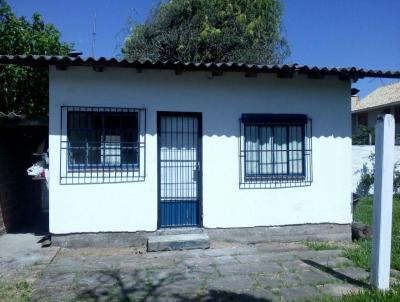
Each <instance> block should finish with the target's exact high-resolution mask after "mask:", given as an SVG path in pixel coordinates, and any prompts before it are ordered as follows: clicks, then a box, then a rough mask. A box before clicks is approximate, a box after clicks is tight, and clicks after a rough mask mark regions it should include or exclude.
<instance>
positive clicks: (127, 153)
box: [60, 106, 146, 184]
mask: <svg viewBox="0 0 400 302" xmlns="http://www.w3.org/2000/svg"><path fill="white" fill-rule="evenodd" d="M145 133H146V111H145V109H128V108H108V107H107V108H104V107H101V108H99V107H75V106H63V107H62V108H61V156H60V168H61V175H60V178H61V184H78V183H99V182H101V183H104V182H129V181H142V180H144V175H145V143H146V141H145V137H146V135H145Z"/></svg>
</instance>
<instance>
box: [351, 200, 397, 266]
mask: <svg viewBox="0 0 400 302" xmlns="http://www.w3.org/2000/svg"><path fill="white" fill-rule="evenodd" d="M372 202H373V200H372V197H364V198H362V199H361V200H360V201H359V203H358V205H357V208H356V209H355V212H354V221H357V222H362V223H365V224H368V225H372V212H373V211H372V210H373V205H372ZM371 243H372V242H371V240H360V241H358V242H356V246H355V247H352V248H348V249H346V250H345V251H344V255H345V256H346V257H347V258H349V259H350V260H352V261H353V262H354V263H355V264H357V265H358V266H360V267H362V268H365V269H367V270H370V267H371ZM391 266H392V268H394V269H396V270H400V196H399V195H395V196H394V198H393V222H392V261H391Z"/></svg>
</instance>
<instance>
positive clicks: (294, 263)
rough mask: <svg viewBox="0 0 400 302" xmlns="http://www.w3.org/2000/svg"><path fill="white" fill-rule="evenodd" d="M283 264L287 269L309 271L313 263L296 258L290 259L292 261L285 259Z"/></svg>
mask: <svg viewBox="0 0 400 302" xmlns="http://www.w3.org/2000/svg"><path fill="white" fill-rule="evenodd" d="M281 266H282V267H283V268H284V270H286V271H291V272H294V271H298V272H301V271H305V270H306V271H308V270H310V269H311V268H312V266H311V265H309V264H307V263H306V262H304V261H302V260H299V259H296V260H290V261H284V262H282V263H281Z"/></svg>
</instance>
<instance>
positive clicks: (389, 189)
mask: <svg viewBox="0 0 400 302" xmlns="http://www.w3.org/2000/svg"><path fill="white" fill-rule="evenodd" d="M394 131H395V123H394V118H393V116H392V115H390V114H385V115H383V116H379V117H378V120H377V122H376V126H375V181H374V217H373V229H372V230H373V239H372V269H371V283H372V285H373V286H374V287H376V288H378V289H380V290H388V289H389V281H390V252H391V239H392V206H393V167H394V161H393V153H394Z"/></svg>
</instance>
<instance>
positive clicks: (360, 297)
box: [309, 285, 400, 302]
mask: <svg viewBox="0 0 400 302" xmlns="http://www.w3.org/2000/svg"><path fill="white" fill-rule="evenodd" d="M309 301H313V302H319V301H321V302H322V301H324V302H370V301H373V302H377V301H379V302H389V301H390V302H395V301H396V302H398V301H400V286H399V285H396V286H393V288H391V289H390V290H389V291H378V290H374V289H368V290H364V291H362V292H359V293H351V294H347V295H344V296H342V297H340V298H337V297H324V298H316V299H312V300H309Z"/></svg>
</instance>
